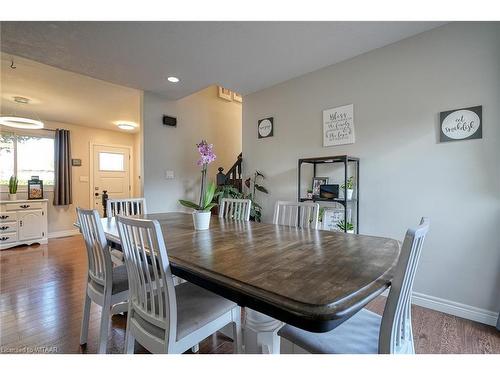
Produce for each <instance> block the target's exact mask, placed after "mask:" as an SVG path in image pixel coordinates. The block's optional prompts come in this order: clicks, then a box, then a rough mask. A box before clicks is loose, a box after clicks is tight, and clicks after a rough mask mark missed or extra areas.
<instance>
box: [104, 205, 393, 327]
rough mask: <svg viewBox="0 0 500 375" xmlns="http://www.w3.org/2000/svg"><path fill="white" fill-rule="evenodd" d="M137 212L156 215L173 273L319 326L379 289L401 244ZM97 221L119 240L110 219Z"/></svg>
mask: <svg viewBox="0 0 500 375" xmlns="http://www.w3.org/2000/svg"><path fill="white" fill-rule="evenodd" d="M140 217H141V218H147V219H154V220H158V221H159V222H160V224H161V227H162V231H163V235H164V238H165V242H166V246H167V252H168V256H169V260H170V262H171V267H172V272H173V273H174V274H175V275H177V276H179V277H182V278H184V279H186V280H188V281H190V282H193V283H195V284H198V285H200V286H202V287H205V288H207V289H209V290H212V291H214V292H216V293H218V294H221V295H223V296H225V297H226V298H229V299H231V300H233V301H235V302H237V303H239V304H240V305H241V306H248V307H250V308H252V309H255V310H257V311H260V312H262V313H265V314H268V315H270V316H272V317H274V318H276V319H279V320H281V321H284V322H286V323H290V324H294V325H296V326H298V327H301V328H304V329H307V330H310V331H316V332H324V331H328V330H330V329H333V328H334V327H335V326H337V325H338V324H340V323H341V322H342V321H344V320H345V319H347V318H348V317H350V316H351V315H352V314H353V313H355V312H356V311H358V310H359V309H361V308H362V307H364V306H365V305H366V304H367V303H368V302H369V301H371V300H372V299H373V298H375V297H376V296H377V295H379V294H380V293H382V292H383V291H384V290H385V289H386V288H387V287H388V286H389V285H390V282H391V279H392V276H393V270H394V266H395V264H396V262H397V258H398V256H399V251H400V244H399V242H398V241H396V240H393V239H389V238H383V237H373V236H365V235H354V234H345V233H341V232H330V231H323V230H314V229H296V228H293V227H287V226H278V225H273V224H262V223H255V222H241V221H233V220H227V219H219V218H218V217H216V216H212V219H211V223H210V229H208V230H205V231H195V230H194V228H193V220H192V216H191V215H190V214H184V213H165V214H149V215H144V216H140ZM102 224H103V227H104V231H105V233H106V236H107V237H108V239H109V240H111V241H114V242H117V243H119V237H118V231H117V227H116V221H115V219H114V218H111V219H106V218H104V219H102Z"/></svg>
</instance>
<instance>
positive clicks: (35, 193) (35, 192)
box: [28, 176, 43, 199]
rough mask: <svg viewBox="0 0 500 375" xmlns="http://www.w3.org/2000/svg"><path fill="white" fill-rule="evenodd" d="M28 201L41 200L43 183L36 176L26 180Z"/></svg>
mask: <svg viewBox="0 0 500 375" xmlns="http://www.w3.org/2000/svg"><path fill="white" fill-rule="evenodd" d="M28 199H43V181H42V180H39V179H38V176H31V180H28Z"/></svg>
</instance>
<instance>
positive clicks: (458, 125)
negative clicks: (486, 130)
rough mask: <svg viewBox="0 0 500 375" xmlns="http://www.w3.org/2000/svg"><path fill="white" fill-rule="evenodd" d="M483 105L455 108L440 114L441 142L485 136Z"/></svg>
mask: <svg viewBox="0 0 500 375" xmlns="http://www.w3.org/2000/svg"><path fill="white" fill-rule="evenodd" d="M482 117H483V107H482V106H480V105H478V106H476V107H469V108H461V109H455V110H452V111H445V112H441V113H440V114H439V120H440V123H441V126H440V128H441V129H440V130H441V131H440V135H439V141H440V142H453V141H461V140H465V139H479V138H483V124H482Z"/></svg>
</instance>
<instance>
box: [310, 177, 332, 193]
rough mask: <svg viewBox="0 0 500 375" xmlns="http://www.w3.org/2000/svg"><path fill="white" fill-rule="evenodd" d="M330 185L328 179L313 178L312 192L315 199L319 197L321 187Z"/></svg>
mask: <svg viewBox="0 0 500 375" xmlns="http://www.w3.org/2000/svg"><path fill="white" fill-rule="evenodd" d="M326 184H328V177H313V180H312V191H313V193H312V194H313V197H319V195H320V190H321V188H320V186H321V185H326Z"/></svg>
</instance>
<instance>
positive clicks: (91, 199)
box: [89, 141, 135, 210]
mask: <svg viewBox="0 0 500 375" xmlns="http://www.w3.org/2000/svg"><path fill="white" fill-rule="evenodd" d="M94 146H104V147H120V148H127V149H128V150H129V155H130V160H129V161H128V169H129V173H128V184H129V186H130V195H131V196H133V195H134V194H135V191H133V190H132V189H133V185H132V181H133V178H132V174H133V173H134V166H133V165H132V160H133V149H134V148H133V147H132V146H127V145H119V144H114V143H102V142H92V141H91V142H89V160H90V162H89V208H90V209H91V210H93V209H94V204H93V203H94Z"/></svg>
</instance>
